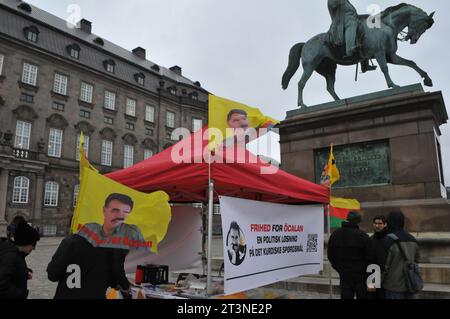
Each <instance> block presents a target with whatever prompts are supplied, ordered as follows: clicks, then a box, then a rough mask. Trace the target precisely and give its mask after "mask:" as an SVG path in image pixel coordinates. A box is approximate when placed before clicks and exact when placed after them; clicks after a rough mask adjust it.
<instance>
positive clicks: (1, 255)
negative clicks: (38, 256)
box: [0, 220, 40, 299]
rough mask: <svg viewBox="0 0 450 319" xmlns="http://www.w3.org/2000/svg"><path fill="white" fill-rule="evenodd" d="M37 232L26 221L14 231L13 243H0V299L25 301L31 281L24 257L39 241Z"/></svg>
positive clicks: (20, 223)
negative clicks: (29, 280)
mask: <svg viewBox="0 0 450 319" xmlns="http://www.w3.org/2000/svg"><path fill="white" fill-rule="evenodd" d="M39 239H40V238H39V233H38V231H37V230H36V229H35V228H33V227H32V226H30V225H29V224H28V223H27V222H26V221H24V220H23V221H21V222H19V223H18V224H17V225H16V228H15V229H14V241H5V242H0V299H26V298H27V297H28V289H27V286H28V285H27V281H28V279H31V273H30V270H29V269H28V267H27V263H26V261H25V257H26V256H28V255H29V254H30V253H31V252H32V251H33V249H34V248H35V247H36V243H37V242H38V241H39Z"/></svg>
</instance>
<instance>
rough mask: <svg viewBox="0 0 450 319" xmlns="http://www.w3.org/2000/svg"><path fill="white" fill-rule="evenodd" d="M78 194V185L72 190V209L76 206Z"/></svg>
mask: <svg viewBox="0 0 450 319" xmlns="http://www.w3.org/2000/svg"><path fill="white" fill-rule="evenodd" d="M79 193H80V184H78V185H75V187H74V188H73V207H75V206H77V201H78V194H79Z"/></svg>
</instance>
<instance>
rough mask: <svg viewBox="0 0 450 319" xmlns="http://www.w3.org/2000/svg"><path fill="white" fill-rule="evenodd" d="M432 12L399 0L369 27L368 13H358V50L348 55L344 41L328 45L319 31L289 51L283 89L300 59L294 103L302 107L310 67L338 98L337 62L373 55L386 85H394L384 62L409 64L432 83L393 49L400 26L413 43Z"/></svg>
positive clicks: (358, 60)
mask: <svg viewBox="0 0 450 319" xmlns="http://www.w3.org/2000/svg"><path fill="white" fill-rule="evenodd" d="M433 16H434V12H433V13H432V14H430V15H428V14H427V13H426V12H424V11H423V10H422V9H420V8H417V7H415V6H413V5H410V4H405V3H402V4H399V5H397V6H393V7H389V8H387V9H386V10H384V11H383V12H381V13H380V20H381V23H380V24H379V27H375V28H372V27H371V26H369V24H368V23H367V21H368V19H370V18H372V17H369V16H368V15H360V16H359V21H360V28H359V29H360V32H359V33H360V34H361V35H362V36H360V47H361V50H360V52H359V53H358V54H355V55H353V56H352V57H345V55H346V54H345V47H344V46H345V45H344V46H343V47H337V48H335V47H332V46H331V45H329V44H328V43H327V33H322V34H319V35H317V36H315V37H313V38H312V39H310V40H309V41H308V42H306V43H298V44H296V45H294V46H293V47H292V49H291V51H290V54H289V65H288V67H287V70H286V71H285V73H284V75H283V80H282V87H283V89H284V90H285V89H287V87H288V85H289V81H290V80H291V78H292V76H293V75H294V74H295V72H296V71H297V70H298V68H299V66H300V60H301V61H302V66H303V75H302V78H301V80H300V82H299V83H298V106H299V107H302V106H304V107H306V105H305V104H304V103H303V89H304V88H305V85H306V82H307V81H308V80H309V78H310V77H311V75H312V73H313V72H314V71H317V73H319V74H321V75H322V76H324V77H325V79H326V81H327V90H328V92H329V93H330V94H331V95H332V96H333V98H334V99H335V100H339V97H338V96H337V94H336V92H335V89H334V84H335V81H336V68H337V65H338V64H340V65H354V64H358V63H361V62H364V61H367V59H373V58H374V59H376V61H377V62H378V65H379V66H380V68H381V71H382V72H383V73H384V76H385V78H386V82H387V85H388V87H389V88H395V87H398V85H396V84H395V83H394V82H393V81H392V79H391V77H390V75H389V69H388V66H387V63H392V64H397V65H405V66H409V67H411V68H413V69H414V70H416V71H417V72H418V73H419V74H420V76H421V77H422V78H423V79H424V84H425V85H426V86H433V81H432V80H431V78H430V77H429V76H428V74H427V73H426V72H425V71H424V70H422V69H421V68H419V67H418V66H417V64H416V63H415V62H414V61H410V60H406V59H404V58H402V57H400V56H398V55H397V53H396V52H397V49H398V46H397V40H400V39H399V35H400V34H401V33H403V30H404V29H405V28H406V27H408V33H407V35H406V36H405V37H404V39H403V40H404V41H408V40H410V43H411V44H415V43H417V41H418V40H419V38H420V37H421V36H422V34H423V33H425V31H426V30H428V29H429V28H431V26H432V25H433V24H434V20H433Z"/></svg>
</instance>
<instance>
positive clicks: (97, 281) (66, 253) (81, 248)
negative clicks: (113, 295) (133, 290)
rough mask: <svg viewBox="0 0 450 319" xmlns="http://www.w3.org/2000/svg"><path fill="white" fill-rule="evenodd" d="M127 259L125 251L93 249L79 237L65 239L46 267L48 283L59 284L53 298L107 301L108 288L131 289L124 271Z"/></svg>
mask: <svg viewBox="0 0 450 319" xmlns="http://www.w3.org/2000/svg"><path fill="white" fill-rule="evenodd" d="M125 255H126V254H124V253H123V252H122V250H118V249H111V248H102V247H94V246H93V245H91V244H90V243H89V242H88V241H87V240H86V239H85V238H83V237H82V236H79V235H77V234H74V235H70V236H69V237H67V238H65V239H64V240H63V241H62V242H61V244H60V245H59V247H58V249H57V250H56V252H55V254H54V255H53V257H52V260H51V261H50V263H49V264H48V266H47V275H48V279H49V280H50V281H52V282H58V286H57V288H56V293H55V296H54V298H55V299H106V291H107V289H108V287H112V288H118V287H117V285H122V286H124V285H127V284H128V286H127V287H121V288H122V289H125V290H127V289H129V283H128V281H126V278H124V276H125V275H124V270H123V260H124V258H125ZM69 266H72V267H69ZM74 269H75V270H74ZM77 276H78V278H76V277H77ZM77 279H78V282H79V285H77V284H76V281H77Z"/></svg>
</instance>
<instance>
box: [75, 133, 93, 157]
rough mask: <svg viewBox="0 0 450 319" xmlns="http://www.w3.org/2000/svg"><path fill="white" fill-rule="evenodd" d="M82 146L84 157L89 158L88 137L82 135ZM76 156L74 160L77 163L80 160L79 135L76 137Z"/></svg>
mask: <svg viewBox="0 0 450 319" xmlns="http://www.w3.org/2000/svg"><path fill="white" fill-rule="evenodd" d="M83 137H84V144H83V150H84V154H85V155H86V157H89V137H90V136H89V135H84V134H83ZM76 151H77V152H76V154H75V159H76V160H77V161H79V160H80V134H78V136H77V146H76Z"/></svg>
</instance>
